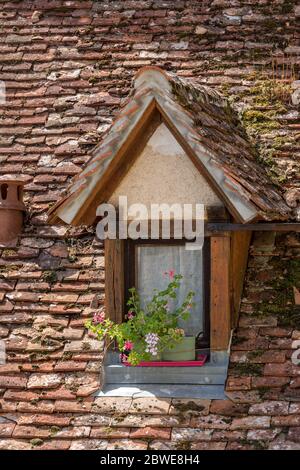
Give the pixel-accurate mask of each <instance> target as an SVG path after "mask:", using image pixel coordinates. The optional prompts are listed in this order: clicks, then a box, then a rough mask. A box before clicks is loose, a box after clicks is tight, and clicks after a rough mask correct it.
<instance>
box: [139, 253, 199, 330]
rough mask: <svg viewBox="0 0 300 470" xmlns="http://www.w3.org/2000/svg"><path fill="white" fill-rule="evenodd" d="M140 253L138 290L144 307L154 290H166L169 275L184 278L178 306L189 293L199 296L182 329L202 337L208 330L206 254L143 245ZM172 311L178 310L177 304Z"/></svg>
mask: <svg viewBox="0 0 300 470" xmlns="http://www.w3.org/2000/svg"><path fill="white" fill-rule="evenodd" d="M136 250H137V252H136V254H137V256H136V259H137V266H136V269H137V273H136V279H137V288H138V292H139V294H140V297H141V302H142V307H143V306H144V305H145V303H146V302H147V301H149V300H150V299H151V298H152V295H153V289H158V290H161V289H164V288H166V287H167V285H168V283H169V277H168V276H166V275H165V274H164V273H165V272H166V271H170V270H171V271H175V273H177V274H182V276H183V280H182V285H181V287H180V290H179V293H178V296H177V303H181V302H182V301H183V299H184V297H185V295H186V294H187V292H188V291H189V290H193V291H194V292H195V297H194V302H195V307H194V308H193V309H192V310H191V316H190V318H189V319H188V320H187V321H183V322H182V324H181V325H180V326H181V327H182V328H184V330H185V332H186V334H188V335H195V336H196V335H198V333H200V332H201V331H203V328H204V296H203V254H202V250H199V251H189V250H186V249H185V245H139V246H137V248H136ZM170 306H171V308H172V307H173V306H174V307H176V301H175V303H174V304H173V305H170Z"/></svg>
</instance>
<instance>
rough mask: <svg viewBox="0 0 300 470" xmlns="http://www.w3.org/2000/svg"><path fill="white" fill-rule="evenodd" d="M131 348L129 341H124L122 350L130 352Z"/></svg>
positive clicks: (131, 344)
mask: <svg viewBox="0 0 300 470" xmlns="http://www.w3.org/2000/svg"><path fill="white" fill-rule="evenodd" d="M132 348H133V343H132V342H131V341H125V344H124V349H125V350H126V351H131V350H132Z"/></svg>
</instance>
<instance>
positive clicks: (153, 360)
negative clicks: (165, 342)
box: [149, 352, 162, 362]
mask: <svg viewBox="0 0 300 470" xmlns="http://www.w3.org/2000/svg"><path fill="white" fill-rule="evenodd" d="M161 360H162V353H161V352H158V353H157V354H156V356H152V355H151V357H150V359H149V361H151V362H156V361H161Z"/></svg>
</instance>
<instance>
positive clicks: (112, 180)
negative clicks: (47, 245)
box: [72, 101, 161, 225]
mask: <svg viewBox="0 0 300 470" xmlns="http://www.w3.org/2000/svg"><path fill="white" fill-rule="evenodd" d="M160 123H161V115H160V113H159V112H158V111H157V109H156V107H155V102H154V101H153V102H152V103H151V104H150V105H149V106H148V108H147V110H146V111H145V113H144V115H143V117H142V118H141V119H140V121H139V123H138V125H136V126H135V127H134V129H133V131H132V132H131V134H130V136H129V137H128V138H127V140H126V142H125V143H124V145H123V146H122V147H121V149H120V150H119V152H118V153H117V154H116V155H115V156H114V158H113V160H112V161H111V163H110V165H109V166H108V168H107V169H106V170H105V173H104V174H103V176H102V177H101V179H100V181H99V182H98V184H97V187H96V188H95V189H94V190H93V191H92V193H91V194H90V195H89V197H88V199H87V201H86V202H85V203H84V205H83V206H82V207H81V209H80V211H79V212H78V214H77V215H76V217H75V219H74V220H73V222H72V225H78V224H83V223H84V224H86V225H91V224H92V223H93V222H94V221H95V219H96V210H97V207H98V205H99V204H101V203H102V202H107V201H108V199H109V197H110V196H111V194H112V193H113V192H114V190H115V189H116V188H117V186H118V185H119V184H120V182H121V181H122V179H123V178H124V176H125V175H126V174H127V173H128V171H129V170H130V168H131V167H132V165H133V163H134V162H135V160H136V159H137V158H138V157H139V155H140V154H141V153H142V151H143V150H144V148H145V146H146V144H147V142H148V140H149V139H150V137H151V136H152V135H153V133H154V132H155V130H156V129H157V127H158V126H159V124H160Z"/></svg>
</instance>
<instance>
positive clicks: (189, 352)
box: [162, 336, 196, 361]
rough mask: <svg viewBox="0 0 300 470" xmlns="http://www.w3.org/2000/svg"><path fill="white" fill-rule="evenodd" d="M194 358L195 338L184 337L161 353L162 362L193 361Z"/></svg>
mask: <svg viewBox="0 0 300 470" xmlns="http://www.w3.org/2000/svg"><path fill="white" fill-rule="evenodd" d="M195 357H196V337H195V336H185V337H184V338H183V339H182V341H181V342H180V343H177V344H174V347H173V348H172V349H166V350H165V351H163V353H162V359H163V361H194V360H195Z"/></svg>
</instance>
